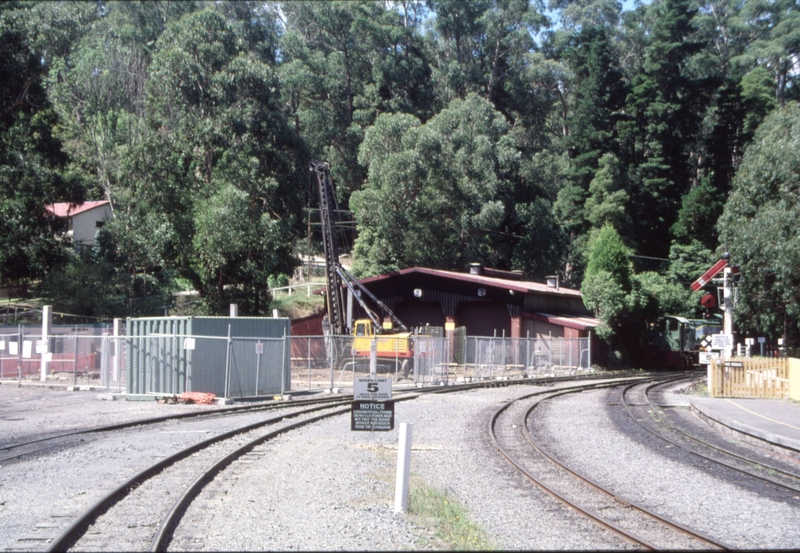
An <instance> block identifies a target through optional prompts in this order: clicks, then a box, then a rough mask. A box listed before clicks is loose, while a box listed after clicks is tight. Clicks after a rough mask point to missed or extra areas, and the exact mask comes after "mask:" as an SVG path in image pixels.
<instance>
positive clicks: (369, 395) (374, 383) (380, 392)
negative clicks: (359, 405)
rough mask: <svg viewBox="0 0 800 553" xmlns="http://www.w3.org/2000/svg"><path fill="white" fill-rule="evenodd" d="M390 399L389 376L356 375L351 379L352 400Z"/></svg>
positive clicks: (390, 385)
mask: <svg viewBox="0 0 800 553" xmlns="http://www.w3.org/2000/svg"><path fill="white" fill-rule="evenodd" d="M390 399H392V379H391V378H367V377H358V378H354V379H353V400H354V401H388V400H390Z"/></svg>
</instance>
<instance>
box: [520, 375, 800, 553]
mask: <svg viewBox="0 0 800 553" xmlns="http://www.w3.org/2000/svg"><path fill="white" fill-rule="evenodd" d="M676 401H679V400H676ZM539 409H540V412H539V413H538V414H537V417H536V420H535V428H536V430H537V435H544V436H547V437H548V440H547V442H549V445H550V447H552V448H553V451H554V452H555V453H556V455H557V456H558V457H559V458H560V459H562V460H564V461H566V462H567V463H568V464H571V465H573V466H574V467H575V468H577V469H578V470H581V471H583V472H585V473H586V474H587V475H588V476H590V477H591V478H594V479H596V480H597V481H598V482H599V483H601V484H603V485H606V486H609V487H611V488H612V489H616V490H619V491H620V495H622V496H623V497H627V498H629V499H632V500H633V501H636V502H640V503H641V504H643V505H645V506H648V507H652V508H653V509H654V510H656V511H657V512H660V513H663V514H667V515H668V516H670V517H671V518H672V519H674V520H676V521H677V522H681V523H683V524H685V525H687V526H690V527H693V528H696V529H698V530H701V531H703V532H705V533H707V534H708V535H710V536H713V537H715V538H716V539H718V540H720V541H722V542H724V543H727V544H729V545H731V546H733V547H736V548H743V549H770V548H792V549H795V548H797V547H798V546H800V526H799V525H798V524H797V521H798V520H800V497H792V496H791V495H789V496H788V497H787V494H786V493H782V492H776V491H775V490H774V489H773V488H770V487H769V486H767V485H765V486H763V487H762V489H761V493H756V492H754V491H753V490H752V486H748V489H745V488H744V487H743V486H740V485H738V481H739V480H740V479H742V478H746V477H745V476H742V475H739V474H738V473H734V472H732V471H729V470H727V469H724V468H718V467H717V466H716V465H711V464H710V463H707V462H703V461H698V460H697V458H696V457H694V456H690V455H688V454H686V453H684V452H682V451H680V450H677V449H676V448H675V447H674V446H672V445H670V444H668V443H667V442H664V441H660V440H659V439H657V438H655V437H651V436H650V435H649V434H647V433H646V432H645V431H644V430H641V429H639V428H638V427H637V426H636V425H634V424H633V423H632V421H631V420H630V419H629V418H628V415H627V414H626V413H625V411H624V408H623V407H622V406H621V405H620V404H619V390H604V391H595V392H585V393H582V394H574V395H570V396H566V397H563V398H560V399H559V400H557V401H554V402H548V403H547V404H545V405H543V406H542V407H540V408H539Z"/></svg>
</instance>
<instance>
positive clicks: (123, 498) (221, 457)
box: [3, 377, 630, 551]
mask: <svg viewBox="0 0 800 553" xmlns="http://www.w3.org/2000/svg"><path fill="white" fill-rule="evenodd" d="M569 380H572V379H571V378H568V377H558V378H552V379H536V380H534V379H528V380H525V381H485V382H476V383H471V384H466V385H462V386H442V387H431V388H427V389H422V390H412V391H411V392H410V393H405V394H398V395H396V396H395V401H404V400H410V399H413V398H415V397H417V396H418V395H419V394H421V393H433V394H437V393H450V392H458V391H462V390H469V389H475V388H483V387H498V386H509V385H514V384H521V383H522V384H538V385H541V384H544V385H548V384H551V385H552V384H558V383H564V382H565V381H569ZM625 381H630V378H627V379H626V380H625ZM595 385H603V384H595ZM351 400H352V396H337V397H327V398H322V399H314V400H306V401H293V402H281V403H275V404H267V405H263V404H262V405H253V406H243V407H234V408H227V409H220V410H215V411H213V412H204V413H191V414H184V415H168V416H165V417H156V418H149V419H143V420H136V421H131V422H128V423H124V424H115V425H109V426H100V427H95V428H90V429H87V430H85V431H80V432H70V433H65V434H61V435H58V436H50V437H46V438H41V439H37V440H32V441H28V442H25V443H16V444H9V445H6V446H3V449H4V450H6V451H9V452H11V454H12V455H11V456H13V457H24V456H26V455H33V453H32V452H30V451H19V449H20V448H24V447H32V446H37V445H42V444H44V448H51V449H52V448H58V447H61V446H62V445H64V442H63V440H65V439H66V440H70V439H80V437H81V435H84V437H85V436H86V435H89V434H96V435H102V434H103V433H107V432H110V431H112V430H126V429H135V428H141V427H148V426H152V425H158V424H160V423H165V422H168V421H173V420H175V419H204V418H213V417H221V416H229V415H235V414H244V413H247V414H249V416H250V419H251V421H252V418H253V413H256V414H257V413H258V412H259V411H266V412H268V413H269V414H271V415H274V416H271V417H268V418H264V419H263V420H260V421H258V422H256V423H252V422H250V423H249V424H247V425H246V426H240V427H237V428H235V429H233V430H230V431H226V432H224V433H220V434H219V435H216V436H214V437H213V438H210V439H207V440H203V441H201V442H198V443H195V444H193V445H191V447H186V448H185V449H183V450H181V451H178V452H175V453H174V454H172V455H169V456H167V457H164V458H161V459H158V461H157V462H154V463H153V464H152V465H151V466H149V467H147V468H146V469H144V470H141V471H140V472H138V473H137V474H135V475H134V476H132V477H130V478H128V479H127V480H125V482H123V483H122V484H119V485H117V486H116V487H115V488H114V489H112V490H109V491H106V492H104V494H103V497H101V498H99V499H97V500H96V501H94V503H93V504H92V505H91V506H90V507H89V508H87V509H86V510H85V511H83V512H82V513H74V512H70V513H63V514H62V515H61V516H58V518H57V519H54V520H56V521H57V522H58V521H64V522H58V523H55V522H54V523H53V525H52V526H50V527H49V528H48V532H47V533H48V536H47V537H46V538H44V539H42V540H41V541H39V542H38V543H41V544H45V543H47V540H49V539H50V538H51V537H52V541H49V543H47V545H46V547H47V549H46V550H47V551H64V550H68V549H70V548H74V549H78V550H84V549H92V550H100V549H103V543H104V541H105V540H106V539H107V538H108V537H109V536H111V535H113V536H114V542H113V543H114V546H113V549H114V550H119V549H120V548H122V549H125V550H146V549H150V550H165V549H166V548H167V547H168V545H169V543H170V540H171V537H172V533H173V532H174V530H175V528H176V527H177V525H178V524H179V522H180V518H181V516H182V515H183V513H184V512H185V511H186V508H187V505H188V504H189V503H191V501H192V500H193V499H195V498H196V497H197V496H198V494H200V493H201V491H202V488H203V486H204V485H205V484H207V483H208V482H210V481H212V479H213V478H214V476H215V475H217V474H219V473H220V472H221V471H223V470H225V468H226V467H228V466H229V465H231V463H234V462H236V461H237V460H242V459H247V458H248V455H250V456H252V455H255V457H258V455H257V454H254V453H253V449H254V448H257V447H258V445H259V444H263V443H264V442H266V441H268V440H271V439H273V438H274V437H276V436H278V435H280V434H283V433H286V432H290V431H292V430H295V429H297V428H300V427H301V426H304V425H307V424H311V423H313V422H316V421H318V420H321V419H323V418H327V417H333V416H338V415H343V414H345V413H348V412H349V410H350V402H351ZM267 427H269V428H267ZM267 430H271V431H267ZM144 439H147V435H145V436H144ZM150 439H152V438H150ZM15 448H16V449H17V451H14V450H15ZM6 458H10V457H6ZM140 467H141V465H140ZM166 490H171V491H166ZM175 490H181V491H180V492H177V491H175ZM90 493H91V492H90ZM98 495H99V494H98ZM176 495H180V498H177V499H176ZM143 505H144V506H146V510H145V511H144V512H145V513H146V514H145V515H143V514H142V513H143V511H142V506H143ZM54 516H56V515H54ZM56 533H58V535H57V536H55V534H56ZM120 534H123V537H122V538H121V539H120ZM37 539H38V538H37ZM25 543H28V544H31V545H32V543H31V542H30V541H28V542H25ZM20 545H22V542H20ZM13 548H16V546H14V547H12V549H13Z"/></svg>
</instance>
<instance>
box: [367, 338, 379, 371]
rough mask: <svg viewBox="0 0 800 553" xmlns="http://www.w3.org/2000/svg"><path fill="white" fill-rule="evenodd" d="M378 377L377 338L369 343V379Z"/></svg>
mask: <svg viewBox="0 0 800 553" xmlns="http://www.w3.org/2000/svg"><path fill="white" fill-rule="evenodd" d="M377 376H378V342H377V340H376V339H375V336H373V337H372V341H371V342H370V343H369V377H370V378H375V377H377Z"/></svg>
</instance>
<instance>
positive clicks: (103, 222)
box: [94, 221, 106, 228]
mask: <svg viewBox="0 0 800 553" xmlns="http://www.w3.org/2000/svg"><path fill="white" fill-rule="evenodd" d="M105 224H106V222H105V221H95V223H94V228H103V225H105Z"/></svg>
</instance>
